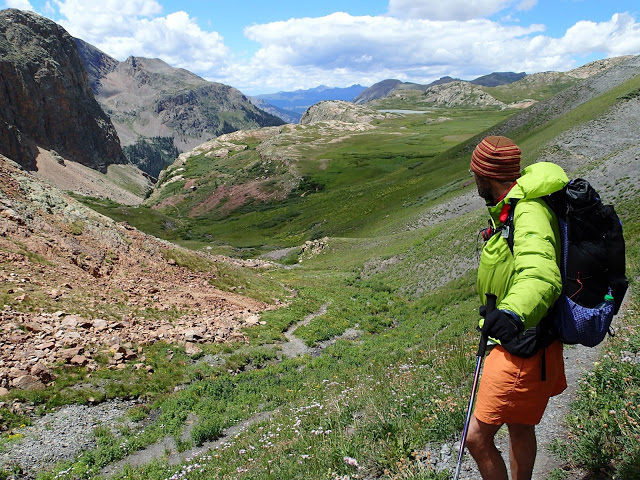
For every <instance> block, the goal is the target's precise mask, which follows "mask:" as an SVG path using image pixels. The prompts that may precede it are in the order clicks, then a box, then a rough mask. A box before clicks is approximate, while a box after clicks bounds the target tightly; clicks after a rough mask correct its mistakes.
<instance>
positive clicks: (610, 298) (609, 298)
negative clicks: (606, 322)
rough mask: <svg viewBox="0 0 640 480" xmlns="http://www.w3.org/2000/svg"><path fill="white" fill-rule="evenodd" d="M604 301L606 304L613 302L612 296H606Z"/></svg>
mask: <svg viewBox="0 0 640 480" xmlns="http://www.w3.org/2000/svg"><path fill="white" fill-rule="evenodd" d="M604 301H605V302H613V297H612V296H611V295H605V296H604Z"/></svg>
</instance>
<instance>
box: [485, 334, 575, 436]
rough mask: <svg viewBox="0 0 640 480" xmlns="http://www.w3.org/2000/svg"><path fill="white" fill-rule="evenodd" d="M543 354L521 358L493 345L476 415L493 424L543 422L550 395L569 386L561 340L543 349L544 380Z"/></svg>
mask: <svg viewBox="0 0 640 480" xmlns="http://www.w3.org/2000/svg"><path fill="white" fill-rule="evenodd" d="M542 355H543V350H540V351H539V352H538V353H536V354H535V355H534V356H533V357H531V358H522V357H517V356H515V355H511V354H510V353H509V352H507V351H506V350H505V349H504V348H503V347H501V346H500V345H498V346H496V347H494V348H493V350H492V351H491V353H490V354H489V356H487V358H486V360H485V363H484V369H483V371H482V378H481V379H480V387H479V389H478V399H477V401H476V407H475V411H474V415H475V417H476V418H477V419H478V420H480V421H481V422H484V423H489V424H492V425H502V424H503V423H522V424H526V425H537V424H538V423H540V419H542V414H543V413H544V410H545V408H547V403H548V402H549V398H550V397H553V396H554V395H558V394H559V393H562V392H563V391H564V389H565V388H567V379H566V378H565V376H564V358H563V357H562V343H561V342H560V341H555V342H554V343H552V344H551V345H549V346H548V347H547V348H546V349H544V355H545V362H546V372H547V379H546V380H544V381H543V380H542Z"/></svg>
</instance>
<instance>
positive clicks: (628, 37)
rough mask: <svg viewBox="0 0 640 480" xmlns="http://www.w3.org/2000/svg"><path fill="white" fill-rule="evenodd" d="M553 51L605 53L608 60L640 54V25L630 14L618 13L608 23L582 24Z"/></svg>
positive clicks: (568, 32)
mask: <svg viewBox="0 0 640 480" xmlns="http://www.w3.org/2000/svg"><path fill="white" fill-rule="evenodd" d="M551 48H552V49H554V50H555V51H557V52H559V53H561V54H588V53H593V52H603V53H605V54H606V55H607V56H612V57H613V56H620V55H630V54H638V53H640V24H638V23H636V21H635V19H634V18H633V17H632V16H631V15H629V14H628V13H616V14H614V15H613V16H612V17H611V20H609V21H608V22H601V23H595V22H590V21H581V22H578V23H576V24H575V25H574V26H572V27H571V28H569V29H568V30H567V32H566V33H565V35H564V36H563V37H562V38H560V39H555V40H553V41H552V42H551Z"/></svg>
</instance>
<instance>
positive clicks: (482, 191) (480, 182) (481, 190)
mask: <svg viewBox="0 0 640 480" xmlns="http://www.w3.org/2000/svg"><path fill="white" fill-rule="evenodd" d="M476 187H478V195H480V196H481V197H482V198H484V199H485V201H486V202H487V203H493V201H494V200H493V191H492V188H491V184H490V183H489V182H487V181H486V180H485V179H483V178H482V177H479V176H477V175H476Z"/></svg>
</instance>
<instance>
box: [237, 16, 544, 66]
mask: <svg viewBox="0 0 640 480" xmlns="http://www.w3.org/2000/svg"><path fill="white" fill-rule="evenodd" d="M542 30H543V26H541V25H532V26H528V27H520V26H510V27H505V26H502V25H500V24H498V23H496V22H492V21H490V20H487V19H476V20H468V21H465V22H459V21H447V22H444V21H432V20H424V19H398V18H393V17H353V16H351V15H348V14H346V13H334V14H332V15H329V16H326V17H321V18H304V19H292V20H288V21H286V22H274V23H270V24H266V25H253V26H251V27H247V28H246V29H245V34H246V35H247V36H248V37H249V38H251V39H252V40H255V41H257V42H259V43H261V44H262V48H261V49H260V50H259V51H258V52H257V53H256V55H255V57H254V61H255V62H257V63H260V64H270V65H274V66H282V65H291V66H297V67H303V66H304V67H309V66H316V67H320V66H324V67H325V68H327V69H328V70H334V69H339V68H342V69H348V70H357V71H360V72H364V73H366V72H373V71H378V70H381V69H384V68H386V69H390V70H395V71H398V72H405V73H407V74H410V73H409V72H411V73H416V72H417V73H420V76H421V77H422V78H424V77H425V73H426V72H429V71H434V72H435V71H445V70H446V69H449V71H452V70H458V71H459V70H461V69H463V68H465V66H467V65H468V66H472V67H473V68H476V69H477V68H478V67H479V66H482V65H486V66H494V65H496V64H507V63H508V64H512V65H517V64H521V63H522V59H523V55H521V54H519V52H520V51H521V49H522V48H526V46H527V44H528V43H529V41H530V38H529V36H530V35H531V34H533V33H536V32H540V31H542Z"/></svg>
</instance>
